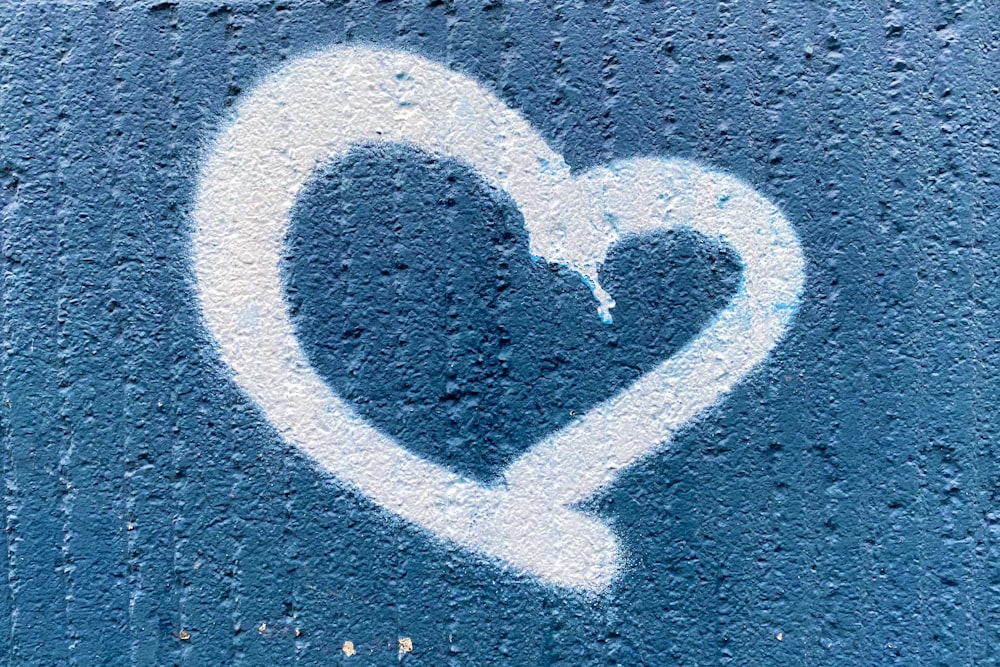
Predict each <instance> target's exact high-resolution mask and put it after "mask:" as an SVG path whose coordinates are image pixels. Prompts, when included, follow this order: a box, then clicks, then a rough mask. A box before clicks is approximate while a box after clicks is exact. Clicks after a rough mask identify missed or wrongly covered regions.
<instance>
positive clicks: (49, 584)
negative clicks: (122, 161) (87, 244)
mask: <svg viewBox="0 0 1000 667" xmlns="http://www.w3.org/2000/svg"><path fill="white" fill-rule="evenodd" d="M50 11H55V10H54V9H53V8H51V7H45V6H27V7H22V8H21V12H20V14H19V16H17V17H16V18H15V20H13V21H11V25H10V31H11V32H12V33H17V41H18V42H20V43H21V44H22V45H24V46H23V47H22V48H24V52H23V53H22V52H20V51H19V52H18V54H17V60H18V67H19V69H18V72H17V74H16V75H15V77H14V82H13V84H12V86H11V89H10V91H9V95H10V99H11V100H16V102H17V104H18V106H19V114H18V115H19V117H20V118H23V119H24V122H23V124H22V125H21V127H19V128H6V129H8V131H9V135H8V137H7V141H6V142H5V146H4V147H3V150H4V152H5V154H6V156H8V159H10V160H11V163H12V165H13V171H14V172H15V173H16V174H18V177H19V178H21V179H22V184H21V186H20V187H19V189H18V191H17V200H18V204H17V209H16V211H15V215H13V216H12V218H11V219H10V220H5V222H4V227H5V229H7V230H8V231H9V232H10V233H11V234H12V236H13V237H15V238H17V239H31V241H32V245H31V247H30V248H24V249H23V252H19V261H18V262H17V267H16V268H15V269H14V270H13V271H12V273H13V275H12V276H11V280H10V282H9V283H8V285H9V290H10V294H11V295H12V297H13V298H14V299H16V301H13V302H11V303H9V304H8V305H9V310H8V311H7V315H8V317H9V318H10V322H11V323H12V327H11V328H12V331H11V336H10V338H9V339H8V341H9V342H8V343H7V344H8V345H9V346H10V348H11V353H10V360H11V361H10V369H9V370H8V371H7V372H6V373H5V375H6V376H7V377H8V378H10V379H11V380H13V381H14V382H16V384H17V385H18V386H19V388H20V389H21V391H20V392H19V395H18V396H15V397H14V398H13V399H12V405H11V407H10V408H8V409H7V413H6V418H7V420H8V421H7V424H8V428H9V434H10V435H9V440H8V443H9V447H10V461H11V467H10V470H9V472H8V475H7V484H8V488H7V493H8V494H9V496H8V503H7V506H8V516H7V522H8V526H9V527H10V533H9V537H8V539H9V540H10V542H11V544H12V546H11V549H10V559H11V563H10V565H11V574H12V577H11V584H12V597H13V600H14V611H13V615H12V618H13V628H12V630H11V632H12V654H13V656H14V658H13V662H14V663H20V664H56V663H57V662H62V663H65V662H67V661H68V660H69V647H68V646H67V643H66V641H65V637H64V635H63V632H64V631H65V628H66V607H65V602H64V601H65V599H66V595H67V587H66V580H65V573H64V571H63V568H62V567H61V560H62V551H61V548H60V547H61V543H62V539H61V538H62V535H63V531H62V519H63V517H62V512H61V508H60V504H59V503H60V499H61V498H62V488H61V485H60V483H59V480H58V478H57V477H56V475H55V474H54V473H55V470H56V469H57V467H58V464H59V461H58V448H59V446H60V444H61V442H62V439H63V434H62V429H61V427H60V424H59V418H58V409H57V408H56V407H55V406H56V405H57V404H58V402H59V392H60V387H59V382H58V380H57V378H56V376H55V374H54V373H52V369H55V368H58V364H59V359H58V349H57V345H58V336H59V323H58V317H57V308H58V303H57V300H56V293H55V290H53V289H52V285H51V284H49V282H48V280H49V276H50V274H51V273H52V272H53V270H54V269H55V266H56V261H57V257H58V237H57V232H56V229H55V225H54V221H53V220H52V219H45V218H44V217H39V218H36V217H34V216H32V215H31V214H32V212H35V211H38V212H40V211H42V210H45V209H47V208H49V207H50V205H51V204H50V201H49V198H50V196H51V195H50V193H55V192H56V187H55V183H54V181H55V173H56V171H57V169H58V163H59V159H60V157H59V150H58V148H57V146H58V132H57V130H55V127H56V126H57V124H58V118H57V117H56V116H57V113H56V110H55V109H54V108H53V107H52V106H50V105H48V104H46V98H47V97H48V95H49V94H51V91H49V90H48V89H47V85H43V84H46V83H47V82H56V81H58V80H59V63H58V56H57V55H56V54H55V53H54V51H55V48H54V45H53V42H54V41H55V40H54V38H53V35H52V34H51V32H50V31H48V30H44V31H38V32H31V31H29V29H26V27H25V23H29V24H30V23H31V22H32V20H33V19H34V20H39V19H41V20H44V17H45V16H46V15H47V14H48V13H49V12H50ZM17 19H23V20H24V22H25V23H22V22H21V21H19V20H17ZM18 274H20V275H18ZM53 600H58V601H60V602H57V603H53ZM39 627H46V628H52V629H53V631H52V633H51V634H45V635H44V636H41V635H39V634H38V633H36V632H35V631H34V629H35V628H39Z"/></svg>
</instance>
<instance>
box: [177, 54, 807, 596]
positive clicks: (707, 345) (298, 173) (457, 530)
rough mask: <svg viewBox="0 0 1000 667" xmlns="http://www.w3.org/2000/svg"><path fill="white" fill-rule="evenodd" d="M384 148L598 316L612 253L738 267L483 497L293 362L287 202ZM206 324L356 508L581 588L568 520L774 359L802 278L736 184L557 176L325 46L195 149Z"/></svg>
mask: <svg viewBox="0 0 1000 667" xmlns="http://www.w3.org/2000/svg"><path fill="white" fill-rule="evenodd" d="M371 142H399V143H405V144H409V145H413V146H416V147H418V148H420V149H421V150H423V151H426V152H428V153H431V154H437V155H447V156H451V157H453V158H456V159H458V160H460V161H462V162H464V163H466V164H467V165H468V166H470V167H471V168H472V169H474V170H475V171H476V172H477V173H478V174H479V175H480V176H481V177H482V178H483V179H485V180H486V181H487V182H488V183H490V184H491V185H493V186H495V187H498V188H502V189H503V190H505V191H506V192H507V193H509V194H510V195H511V196H512V197H513V199H514V201H515V202H516V204H517V205H518V207H519V208H520V210H521V212H522V214H523V215H524V221H525V225H526V226H527V229H528V232H529V236H530V249H531V252H532V253H533V254H534V255H537V256H540V257H543V258H544V259H545V260H547V261H549V262H554V263H559V264H562V265H564V266H566V267H568V268H570V269H572V270H573V271H575V272H577V273H578V274H579V275H580V276H581V277H582V278H583V279H584V280H585V281H586V282H587V284H588V285H589V286H590V287H591V290H592V291H593V293H594V296H595V298H596V300H597V303H598V307H597V310H598V312H599V314H600V315H601V317H602V318H604V319H605V320H606V321H607V320H609V319H610V317H611V316H612V314H613V306H614V302H613V301H612V299H611V295H609V294H607V293H606V292H605V291H604V290H603V289H602V288H601V286H600V283H599V282H598V269H599V267H600V265H601V263H602V262H603V261H604V259H605V257H606V255H607V252H608V249H609V247H610V246H611V245H612V244H614V243H615V242H616V241H618V240H619V239H621V238H623V237H625V236H628V235H635V234H643V233H646V232H650V231H654V230H665V229H675V228H679V227H684V228H689V229H692V230H694V231H696V232H698V233H700V234H703V235H705V236H706V237H709V238H711V239H713V240H717V241H720V242H722V243H724V244H727V245H729V246H730V247H732V248H733V249H735V251H736V252H737V253H738V254H739V256H740V261H741V262H742V269H743V272H742V280H741V283H740V286H739V288H738V290H737V293H736V294H735V296H734V297H733V299H732V300H731V302H730V303H729V304H728V305H727V306H726V307H725V308H724V309H723V310H722V311H721V312H719V313H718V314H717V315H716V316H715V317H714V319H713V320H712V321H711V322H710V323H709V324H708V325H707V326H706V327H705V328H704V329H703V330H702V331H701V332H700V333H699V334H698V335H697V336H696V337H695V338H694V339H693V340H692V341H690V342H689V343H688V344H687V345H686V346H685V347H683V348H682V349H681V350H680V351H678V352H677V353H676V354H674V355H673V356H672V357H670V358H669V359H668V360H666V361H664V362H663V363H661V364H660V365H659V366H657V367H656V368H655V369H653V370H652V371H650V372H649V373H647V374H646V375H644V376H643V377H641V378H640V379H639V380H637V381H636V382H635V383H634V384H632V385H631V386H630V387H628V388H626V389H624V390H623V391H620V392H619V393H618V394H617V395H615V396H613V397H612V398H610V399H608V400H607V401H605V402H604V403H602V404H600V405H598V406H597V407H595V408H594V409H592V410H590V411H589V412H588V413H587V414H585V415H582V416H580V417H578V418H577V419H576V420H575V421H574V422H572V423H570V424H569V425H568V426H566V427H565V428H563V429H561V430H559V431H557V432H555V433H553V434H551V435H549V436H548V437H546V438H544V439H543V440H541V441H540V442H538V443H536V444H535V445H534V446H533V447H532V448H531V449H530V450H529V451H528V452H527V453H525V454H524V455H522V456H521V457H520V458H518V459H517V460H515V461H514V462H513V463H512V464H511V465H510V466H509V467H508V468H507V469H506V470H505V471H504V473H503V476H502V481H501V482H500V483H499V484H497V485H493V486H485V485H482V484H480V483H478V482H476V481H474V480H471V479H468V478H466V477H463V476H461V475H458V474H455V473H453V472H451V471H449V470H446V469H445V468H443V467H441V466H439V465H436V464H434V463H432V462H430V461H427V460H425V459H423V458H421V457H419V456H416V455H414V454H413V453H411V452H410V451H408V450H406V449H405V448H403V447H401V446H400V445H399V444H397V443H396V442H394V441H393V440H392V439H391V438H389V437H388V436H386V435H384V434H383V433H381V432H379V431H378V430H377V429H376V428H374V427H373V426H372V425H371V424H369V423H368V422H366V421H365V420H364V419H362V418H361V417H359V416H358V415H356V414H355V413H354V412H353V411H352V409H351V408H350V406H349V405H347V404H346V403H345V402H344V401H343V400H341V399H340V398H339V397H338V396H337V395H336V394H335V393H334V392H333V391H332V390H331V389H330V388H329V387H328V386H327V384H326V383H325V382H324V381H323V380H322V379H321V378H320V377H319V376H318V375H317V373H316V371H315V370H314V369H313V368H312V367H311V366H310V364H309V362H308V361H307V359H306V356H305V354H304V353H303V351H302V348H301V347H300V345H299V342H298V340H297V339H296V336H295V332H294V328H293V325H292V322H291V321H290V319H289V315H288V309H287V304H286V302H285V299H284V296H283V291H282V282H281V277H280V268H279V267H280V263H281V257H282V251H283V245H284V239H285V235H286V231H287V228H288V225H289V216H290V212H291V210H292V207H293V205H294V204H295V201H296V198H297V196H298V194H299V192H300V190H301V188H302V187H303V185H304V184H305V182H306V181H307V180H308V178H309V177H310V175H311V174H312V173H313V172H314V170H316V169H317V168H318V167H320V166H321V165H323V164H324V163H326V162H328V161H329V160H331V159H333V158H335V157H336V156H338V155H342V154H344V153H345V152H346V151H348V150H349V149H351V147H353V146H356V145H358V144H364V143H371ZM194 221H195V231H194V244H193V248H194V266H195V272H196V275H197V279H198V289H199V297H200V301H201V307H202V310H203V314H204V318H205V322H206V324H207V327H208V329H209V331H210V332H211V334H212V335H213V336H214V338H215V340H216V341H217V343H218V345H219V347H220V348H221V355H222V358H223V359H224V360H225V361H226V363H228V364H229V366H230V367H231V369H232V371H233V374H234V379H235V381H236V382H237V384H238V385H239V386H240V387H241V388H242V389H243V390H244V391H245V392H246V393H247V394H248V395H249V396H250V398H251V399H252V400H253V401H254V402H256V404H257V405H258V406H260V408H261V409H262V410H263V412H264V414H265V415H266V416H267V419H268V420H269V421H270V422H271V423H272V424H273V425H274V426H275V427H276V428H277V429H278V431H280V433H281V434H282V436H283V437H285V438H286V439H288V441H290V442H292V443H294V444H295V445H297V446H298V447H299V448H301V449H302V450H303V451H304V452H306V453H307V454H308V455H309V456H310V457H312V458H313V459H314V460H315V461H316V462H318V463H319V465H320V466H322V467H323V468H325V469H326V470H328V471H329V472H331V473H333V474H334V475H335V476H336V477H337V478H338V479H340V480H342V481H343V482H346V483H347V484H350V485H351V486H353V487H354V488H356V489H358V490H359V491H360V492H361V493H363V494H364V495H365V496H367V497H368V498H370V499H371V500H373V501H374V502H376V503H378V504H379V505H381V506H382V507H384V508H386V509H388V510H390V511H391V512H394V513H395V514H397V515H399V516H401V517H403V518H404V519H406V520H408V521H410V522H412V523H414V524H416V525H418V526H421V527H423V528H425V529H426V530H428V531H430V532H431V533H433V534H434V535H436V536H438V537H440V538H443V539H445V540H450V541H452V542H454V543H457V544H460V545H462V546H464V547H466V548H468V549H470V550H472V551H474V552H476V553H479V554H483V555H486V556H488V557H492V558H495V559H499V560H500V561H501V562H502V563H505V564H507V565H510V566H513V567H514V568H516V569H518V570H521V571H526V572H528V573H531V574H533V575H535V576H536V577H538V578H540V579H541V580H543V581H545V582H549V583H552V584H556V585H561V586H566V587H570V588H575V589H582V590H589V591H600V590H603V589H605V588H607V587H608V585H609V584H610V583H611V582H612V581H613V580H614V578H615V577H616V575H617V573H618V572H619V571H620V569H621V567H622V561H623V555H622V554H621V552H620V549H619V546H618V544H617V541H616V539H615V536H614V534H613V533H612V532H611V530H610V529H609V528H608V527H607V526H605V525H604V524H603V523H601V522H600V521H599V520H598V519H597V518H595V517H593V516H590V515H588V514H586V513H583V512H581V511H579V510H578V509H574V507H573V506H574V505H575V504H576V503H577V502H579V501H580V500H582V499H584V498H586V497H587V496H589V495H591V494H593V493H594V492H595V491H596V490H597V489H600V488H601V487H603V486H605V485H606V484H608V483H609V482H611V481H612V480H613V479H614V477H615V476H616V475H617V474H618V472H619V471H620V470H621V469H622V468H624V467H626V466H628V465H629V464H631V463H634V462H635V461H636V460H637V459H639V458H640V457H642V456H644V455H647V454H649V453H651V452H653V451H654V450H656V449H657V448H658V447H661V446H663V445H664V444H665V443H666V442H668V441H669V440H670V438H671V437H672V436H673V434H675V433H676V432H677V431H678V430H679V429H681V428H682V427H683V426H684V425H685V424H687V423H688V422H690V421H691V420H692V419H694V418H695V417H696V416H697V415H698V414H699V413H700V412H702V411H703V410H705V408H707V407H709V406H711V405H712V404H713V403H715V402H717V401H718V400H719V399H720V398H721V397H722V396H723V395H724V394H725V393H726V392H728V391H729V390H730V389H731V388H732V387H733V385H734V384H736V383H737V382H738V381H739V380H740V379H741V378H743V377H744V376H745V375H746V374H747V373H748V372H749V371H750V370H751V369H752V368H753V367H754V366H755V365H756V364H757V363H759V362H760V361H761V360H763V359H764V358H765V357H766V356H767V354H768V352H769V351H770V350H771V349H772V348H773V347H774V345H775V344H776V343H777V342H778V340H779V339H780V338H781V336H782V335H783V334H784V332H785V330H786V328H787V327H788V325H789V322H790V319H791V317H792V315H793V313H794V311H795V308H796V306H797V304H798V299H799V294H800V292H801V289H802V286H803V280H804V263H803V258H802V253H801V249H800V247H799V243H798V240H797V238H796V235H795V233H794V231H793V229H792V227H791V226H790V225H789V223H788V221H787V220H786V219H785V217H784V216H783V215H782V214H781V212H780V211H779V210H778V209H777V207H775V206H774V205H773V204H771V203H770V202H768V201H767V200H766V199H765V198H764V197H762V196H761V195H759V194H757V192H755V191H754V190H753V189H752V188H750V187H748V186H746V185H744V184H743V183H741V182H740V181H738V180H736V179H734V178H732V177H730V176H727V175H724V174H721V173H718V172H715V171H711V170H708V169H705V168H703V167H700V166H698V165H696V164H694V163H692V162H688V161H683V160H664V159H657V158H636V159H629V160H623V161H619V162H615V163H613V164H609V165H607V166H605V167H599V168H595V169H592V170H590V171H587V172H586V173H582V174H579V175H575V176H574V175H573V174H571V173H570V169H569V167H568V166H567V164H566V162H565V161H564V160H563V158H562V157H561V156H559V155H557V154H556V153H555V152H553V151H552V149H550V148H549V147H548V145H546V143H545V141H544V140H543V139H542V138H541V137H540V136H539V135H538V133H537V132H536V131H535V130H534V129H533V128H532V127H531V125H530V124H529V123H528V122H527V121H526V120H524V119H523V118H522V117H521V116H520V115H519V114H518V113H517V112H516V111H513V110H511V109H510V108H508V107H507V106H506V105H504V103H503V102H501V101H500V100H498V99H497V98H496V97H494V96H493V95H492V94H490V93H489V92H488V91H486V90H485V89H484V88H483V87H481V86H480V85H479V84H477V83H476V82H475V81H474V80H472V79H471V78H469V77H467V76H464V75H462V74H460V73H457V72H454V71H450V70H449V69H447V68H446V67H443V66H441V65H439V64H436V63H433V62H431V61H429V60H426V59H424V58H421V57H419V56H415V55H412V54H408V53H402V52H397V51H385V50H375V49H369V48H353V47H337V48H333V49H330V50H327V51H323V52H320V53H316V54H313V55H310V56H308V57H303V58H300V59H298V60H296V61H294V62H292V63H291V64H290V65H288V66H286V67H284V68H283V69H281V70H280V71H279V72H277V73H276V74H274V75H272V76H270V77H268V78H266V79H265V80H263V81H262V82H261V83H260V85H259V86H257V88H256V89H255V90H253V91H252V92H251V94H249V95H248V96H247V97H246V99H244V100H243V102H242V104H241V105H240V106H239V107H238V109H237V113H236V116H235V119H234V120H233V122H232V123H231V124H229V125H228V126H227V127H226V128H224V129H223V130H222V132H221V134H220V135H219V137H218V138H217V140H216V142H215V144H214V145H213V146H212V147H211V150H210V152H209V154H208V157H207V160H206V162H205V164H204V166H203V168H202V171H201V175H200V182H199V188H198V192H197V201H196V205H195V210H194Z"/></svg>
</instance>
